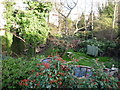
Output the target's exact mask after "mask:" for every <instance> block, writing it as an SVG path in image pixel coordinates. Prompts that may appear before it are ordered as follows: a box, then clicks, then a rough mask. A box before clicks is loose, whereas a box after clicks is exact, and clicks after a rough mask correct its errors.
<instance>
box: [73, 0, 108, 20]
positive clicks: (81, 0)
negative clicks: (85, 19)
mask: <svg viewBox="0 0 120 90" xmlns="http://www.w3.org/2000/svg"><path fill="white" fill-rule="evenodd" d="M106 1H107V0H78V4H77V6H76V7H75V8H74V10H73V11H72V13H71V19H72V20H74V19H77V18H78V16H80V15H81V13H82V12H85V14H86V15H88V14H89V13H90V12H91V6H92V2H93V12H94V13H95V15H97V14H98V12H97V11H98V10H97V7H98V3H99V5H102V3H103V4H105V2H106Z"/></svg>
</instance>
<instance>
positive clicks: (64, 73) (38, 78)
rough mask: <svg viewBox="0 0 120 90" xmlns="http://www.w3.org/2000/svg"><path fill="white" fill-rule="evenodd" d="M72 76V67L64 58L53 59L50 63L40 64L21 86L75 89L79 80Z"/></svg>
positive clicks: (22, 81)
mask: <svg viewBox="0 0 120 90" xmlns="http://www.w3.org/2000/svg"><path fill="white" fill-rule="evenodd" d="M72 74H73V70H72V68H71V66H68V65H67V64H66V63H65V61H64V60H63V59H62V58H60V57H52V60H50V61H49V63H45V62H40V63H38V64H37V65H36V70H35V71H34V72H33V73H32V74H31V75H30V76H29V77H28V78H27V79H23V80H21V82H20V83H19V84H20V86H22V87H24V88H74V87H75V86H76V85H77V82H76V81H77V78H76V77H73V75H72Z"/></svg>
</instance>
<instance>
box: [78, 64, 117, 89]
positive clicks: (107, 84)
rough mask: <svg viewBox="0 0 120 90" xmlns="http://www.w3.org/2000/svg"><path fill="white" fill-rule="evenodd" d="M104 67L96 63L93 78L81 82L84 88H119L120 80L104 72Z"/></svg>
mask: <svg viewBox="0 0 120 90" xmlns="http://www.w3.org/2000/svg"><path fill="white" fill-rule="evenodd" d="M104 68H105V67H104V65H103V64H100V63H97V62H95V66H94V68H93V69H92V72H93V73H92V76H91V77H90V78H88V79H85V80H84V81H83V82H80V86H79V87H82V88H85V87H87V88H100V89H104V88H118V84H117V83H118V79H116V78H114V77H113V76H111V75H109V74H107V73H106V72H107V71H104V70H103V69H104Z"/></svg>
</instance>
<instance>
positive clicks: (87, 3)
mask: <svg viewBox="0 0 120 90" xmlns="http://www.w3.org/2000/svg"><path fill="white" fill-rule="evenodd" d="M2 1H4V0H0V28H2V27H3V25H4V24H5V20H4V19H3V15H2V13H3V11H4V6H3V4H2V3H1V2H2ZM16 1H22V0H16ZM53 1H54V0H53ZM56 1H59V0H56ZM67 1H68V2H70V0H67ZM74 1H76V0H74ZM92 1H93V11H94V12H95V14H97V6H98V3H99V4H100V5H101V4H102V3H105V1H107V0H78V4H77V6H76V7H75V8H74V10H73V11H72V13H71V16H70V18H71V19H72V20H75V19H77V18H78V16H80V15H81V13H82V12H85V13H86V14H89V12H90V11H91V2H92ZM17 4H18V5H19V6H22V5H21V4H22V3H21V2H18V3H17ZM85 7H86V9H85Z"/></svg>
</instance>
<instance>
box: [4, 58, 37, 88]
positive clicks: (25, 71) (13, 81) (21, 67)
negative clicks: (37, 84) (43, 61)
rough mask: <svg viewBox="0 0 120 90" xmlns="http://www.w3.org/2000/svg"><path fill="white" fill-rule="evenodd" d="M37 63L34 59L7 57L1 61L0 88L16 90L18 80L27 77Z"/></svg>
mask: <svg viewBox="0 0 120 90" xmlns="http://www.w3.org/2000/svg"><path fill="white" fill-rule="evenodd" d="M37 62H38V61H37V60H35V58H31V59H28V60H27V59H25V58H12V57H7V58H5V59H4V60H3V61H2V65H3V67H2V88H18V86H19V85H18V82H19V80H21V79H23V78H26V77H28V75H29V72H30V71H31V70H33V69H34V66H35V65H36V63H37Z"/></svg>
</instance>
